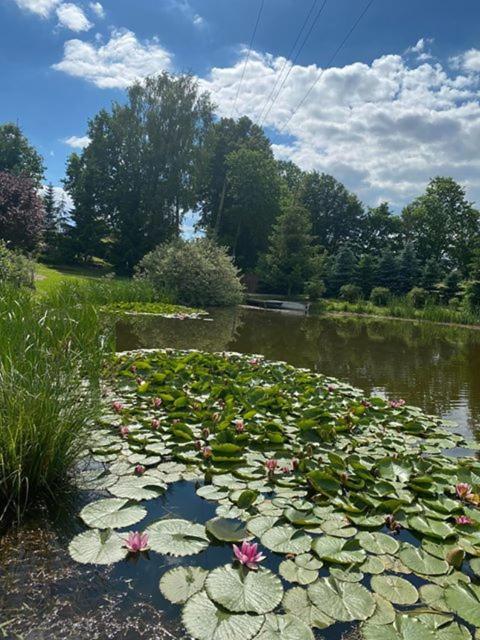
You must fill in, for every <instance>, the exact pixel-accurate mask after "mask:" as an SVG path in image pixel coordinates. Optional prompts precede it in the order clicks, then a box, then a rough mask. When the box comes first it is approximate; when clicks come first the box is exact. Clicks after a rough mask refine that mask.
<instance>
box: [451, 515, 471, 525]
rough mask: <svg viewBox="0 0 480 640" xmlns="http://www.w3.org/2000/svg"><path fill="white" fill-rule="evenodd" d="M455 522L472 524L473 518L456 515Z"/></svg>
mask: <svg viewBox="0 0 480 640" xmlns="http://www.w3.org/2000/svg"><path fill="white" fill-rule="evenodd" d="M455 524H464V525H470V524H473V520H472V519H471V518H469V517H468V516H456V517H455Z"/></svg>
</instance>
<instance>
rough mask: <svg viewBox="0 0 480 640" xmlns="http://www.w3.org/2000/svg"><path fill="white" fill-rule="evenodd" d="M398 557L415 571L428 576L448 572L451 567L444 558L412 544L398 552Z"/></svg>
mask: <svg viewBox="0 0 480 640" xmlns="http://www.w3.org/2000/svg"><path fill="white" fill-rule="evenodd" d="M398 557H399V558H400V560H401V561H402V562H403V564H404V565H405V566H407V567H408V568H409V569H411V570H412V571H413V572H414V573H420V574H423V575H426V576H435V575H437V576H438V575H442V574H444V573H447V571H448V568H449V567H448V564H447V563H446V562H445V561H444V560H440V559H438V558H434V557H433V556H431V555H430V554H428V553H425V552H424V551H422V550H421V549H417V548H416V547H412V546H411V545H408V546H406V547H405V548H403V549H402V550H401V551H400V553H399V554H398Z"/></svg>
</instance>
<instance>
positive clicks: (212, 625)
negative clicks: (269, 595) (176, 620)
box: [182, 591, 264, 640]
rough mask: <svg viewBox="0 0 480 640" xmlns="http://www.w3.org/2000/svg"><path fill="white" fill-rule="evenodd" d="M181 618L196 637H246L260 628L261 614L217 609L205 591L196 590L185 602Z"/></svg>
mask: <svg viewBox="0 0 480 640" xmlns="http://www.w3.org/2000/svg"><path fill="white" fill-rule="evenodd" d="M182 621H183V624H184V626H185V628H186V630H187V631H188V633H189V634H190V635H191V636H192V637H193V638H195V639H196V640H236V639H237V638H238V639H240V638H241V639H242V640H250V639H251V638H253V637H254V636H256V635H257V634H258V632H259V631H260V629H261V627H262V625H263V622H264V617H263V616H252V615H249V614H232V613H229V612H228V611H225V610H223V609H219V607H217V605H216V604H215V603H214V602H212V601H211V600H210V598H209V597H208V596H207V594H206V593H205V591H200V592H199V593H196V594H195V595H194V596H192V597H191V598H190V599H189V600H188V601H187V603H186V605H185V606H184V608H183V612H182Z"/></svg>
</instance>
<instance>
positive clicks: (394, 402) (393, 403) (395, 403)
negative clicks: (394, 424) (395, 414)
mask: <svg viewBox="0 0 480 640" xmlns="http://www.w3.org/2000/svg"><path fill="white" fill-rule="evenodd" d="M404 404H405V400H404V399H403V398H400V399H399V400H390V406H391V407H392V409H400V407H403V405H404Z"/></svg>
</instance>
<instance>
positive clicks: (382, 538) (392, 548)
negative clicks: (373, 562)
mask: <svg viewBox="0 0 480 640" xmlns="http://www.w3.org/2000/svg"><path fill="white" fill-rule="evenodd" d="M357 540H358V541H359V542H360V546H361V547H362V549H365V551H368V552H369V553H373V554H375V555H386V554H389V555H395V554H396V553H397V551H398V549H399V548H400V545H399V543H398V542H397V540H395V538H393V537H392V536H389V535H387V534H386V533H380V532H378V531H375V532H373V533H370V532H369V531H361V532H360V533H359V534H358V535H357Z"/></svg>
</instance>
